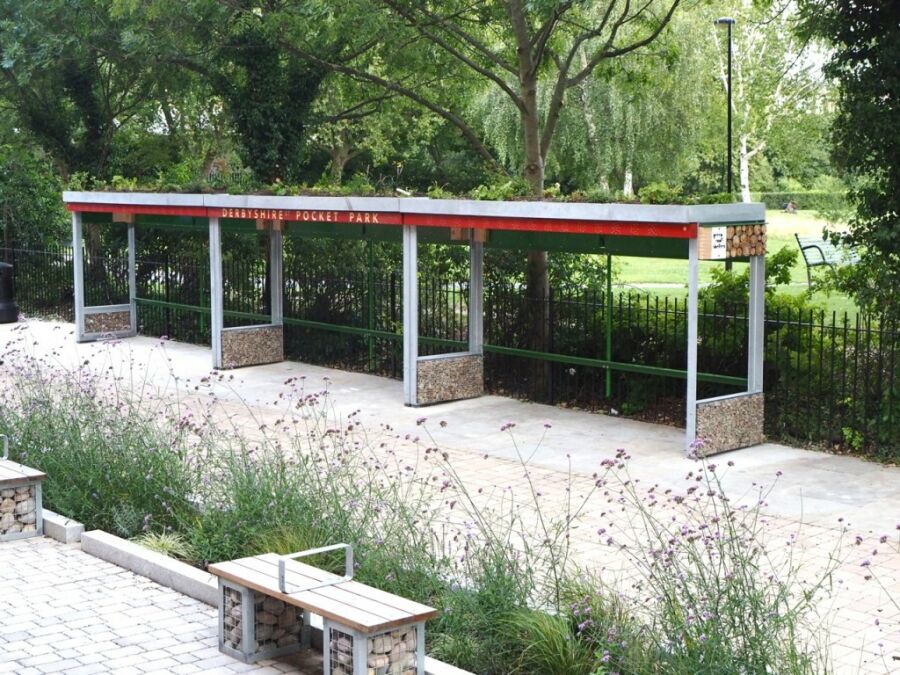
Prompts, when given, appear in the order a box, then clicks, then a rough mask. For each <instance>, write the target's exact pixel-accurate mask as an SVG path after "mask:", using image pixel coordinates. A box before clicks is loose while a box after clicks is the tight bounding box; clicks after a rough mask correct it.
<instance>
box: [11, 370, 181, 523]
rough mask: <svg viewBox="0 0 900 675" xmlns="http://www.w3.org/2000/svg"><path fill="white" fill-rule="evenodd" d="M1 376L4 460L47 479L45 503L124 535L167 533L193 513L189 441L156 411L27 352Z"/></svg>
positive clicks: (89, 375)
mask: <svg viewBox="0 0 900 675" xmlns="http://www.w3.org/2000/svg"><path fill="white" fill-rule="evenodd" d="M10 358H12V359H13V360H14V365H13V364H9V365H10V367H7V368H6V369H5V375H6V379H5V382H4V385H3V389H2V391H0V433H4V434H7V435H8V436H9V439H10V456H11V457H12V458H13V459H15V460H17V461H19V462H21V463H23V464H27V465H29V466H32V467H35V468H38V469H40V470H42V471H44V472H45V473H46V474H47V480H46V482H45V483H44V503H45V505H46V506H47V507H48V508H50V509H52V510H54V511H57V512H59V513H62V514H65V515H66V516H69V517H70V518H74V519H75V520H78V521H80V522H82V523H84V525H85V527H87V528H88V529H103V530H106V531H109V532H112V533H114V534H117V535H119V536H122V537H133V536H135V535H138V534H140V533H142V532H145V531H147V530H150V529H153V530H156V531H165V530H167V529H171V528H172V527H174V526H175V525H176V523H177V522H178V520H179V519H180V518H181V517H182V514H184V513H185V512H188V511H191V510H192V509H193V506H192V503H191V495H192V478H191V474H192V469H191V467H190V466H189V458H188V450H187V444H186V439H185V437H184V436H183V435H182V434H179V433H178V432H177V430H175V429H173V428H172V426H171V425H169V424H167V423H166V422H165V421H164V420H161V419H160V418H159V416H158V412H159V411H158V410H149V409H147V407H145V406H143V405H142V403H141V402H140V401H136V400H134V399H133V398H132V395H131V392H130V391H129V392H128V394H127V395H125V394H124V392H122V391H120V390H117V388H116V386H115V384H113V385H110V383H109V381H108V380H105V379H104V378H102V377H101V376H99V375H97V374H96V373H95V372H94V370H93V369H92V368H90V365H89V364H82V365H80V366H79V367H77V368H73V369H66V368H61V367H58V366H53V365H48V364H46V363H42V362H39V361H37V360H36V359H34V358H31V357H29V356H27V355H25V354H21V353H19V354H10V353H9V352H8V353H7V354H5V355H4V360H6V361H9V360H10Z"/></svg>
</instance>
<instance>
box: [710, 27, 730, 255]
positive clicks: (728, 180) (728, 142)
mask: <svg viewBox="0 0 900 675" xmlns="http://www.w3.org/2000/svg"><path fill="white" fill-rule="evenodd" d="M714 23H715V24H716V26H717V27H722V26H727V27H728V195H729V197H730V196H731V195H733V194H734V162H733V161H732V153H731V148H732V145H731V27H732V26H733V25H734V19H732V18H731V17H730V16H723V17H719V18H718V19H716V20H715V22H714ZM725 269H726V270H730V269H731V261H730V260H726V261H725Z"/></svg>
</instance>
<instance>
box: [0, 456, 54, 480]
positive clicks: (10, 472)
mask: <svg viewBox="0 0 900 675" xmlns="http://www.w3.org/2000/svg"><path fill="white" fill-rule="evenodd" d="M46 477H47V474H45V473H44V472H43V471H38V470H37V469H32V468H31V467H30V466H25V465H24V464H19V463H18V462H13V461H12V460H10V459H0V486H3V485H11V484H13V483H29V482H31V483H33V482H36V481H42V480H44V479H45V478H46Z"/></svg>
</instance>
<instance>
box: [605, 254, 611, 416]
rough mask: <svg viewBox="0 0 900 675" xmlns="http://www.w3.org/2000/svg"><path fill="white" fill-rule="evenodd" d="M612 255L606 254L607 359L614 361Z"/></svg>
mask: <svg viewBox="0 0 900 675" xmlns="http://www.w3.org/2000/svg"><path fill="white" fill-rule="evenodd" d="M612 306H613V292H612V256H611V255H610V254H608V253H607V254H606V312H605V314H606V360H607V361H610V362H611V361H612V327H613V320H612ZM606 398H612V369H611V368H610V367H609V366H607V367H606Z"/></svg>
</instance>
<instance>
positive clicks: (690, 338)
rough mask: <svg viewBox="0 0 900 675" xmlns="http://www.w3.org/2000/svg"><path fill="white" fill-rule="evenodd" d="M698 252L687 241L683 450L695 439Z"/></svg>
mask: <svg viewBox="0 0 900 675" xmlns="http://www.w3.org/2000/svg"><path fill="white" fill-rule="evenodd" d="M699 258H700V252H699V243H698V241H697V239H696V238H695V239H690V240H689V241H688V316H687V321H688V324H687V395H686V408H687V420H686V425H685V435H686V443H685V450H686V451H687V452H690V450H691V444H692V443H693V442H694V441H695V440H697V319H698V308H697V300H698V293H699V288H698V287H699V269H700V260H699Z"/></svg>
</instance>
